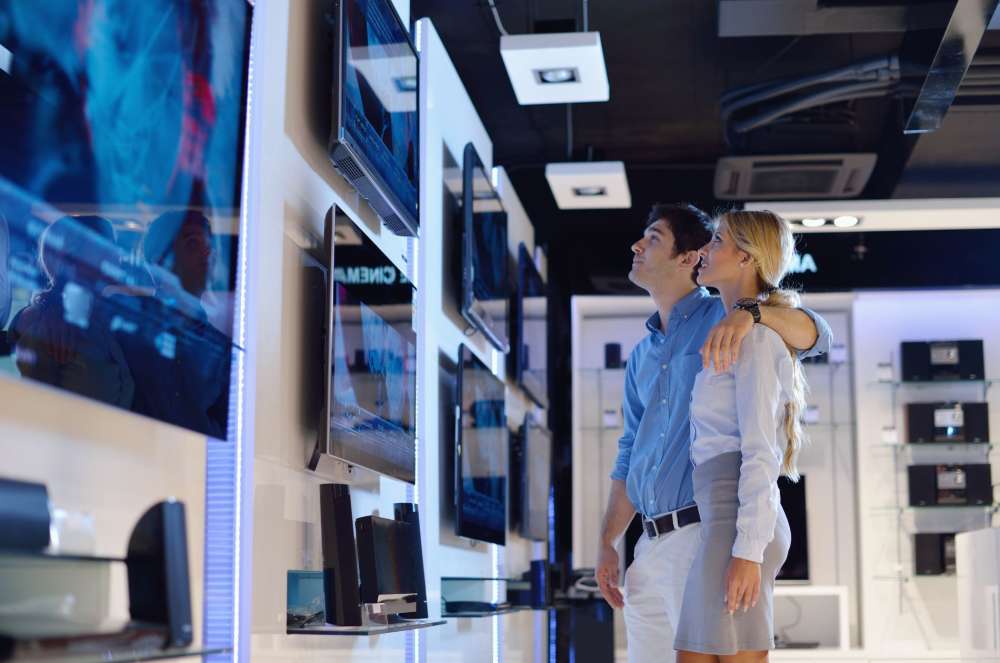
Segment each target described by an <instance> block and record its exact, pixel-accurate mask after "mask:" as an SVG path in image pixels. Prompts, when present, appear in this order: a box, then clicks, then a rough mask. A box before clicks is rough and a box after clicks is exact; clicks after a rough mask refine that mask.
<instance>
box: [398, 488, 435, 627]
mask: <svg viewBox="0 0 1000 663" xmlns="http://www.w3.org/2000/svg"><path fill="white" fill-rule="evenodd" d="M393 509H394V510H395V516H396V520H400V521H402V522H404V523H407V524H408V525H410V530H409V533H410V540H409V541H408V542H407V547H408V548H409V549H410V551H411V553H410V554H411V555H412V556H413V571H414V574H415V577H414V580H415V581H416V585H417V609H416V610H415V611H414V612H413V613H412V614H411V615H410V616H412V617H416V618H417V619H426V618H427V582H426V581H425V579H424V547H423V543H422V542H421V540H420V515H419V514H418V513H417V505H416V504H410V503H409V502H397V503H396V504H394V505H393Z"/></svg>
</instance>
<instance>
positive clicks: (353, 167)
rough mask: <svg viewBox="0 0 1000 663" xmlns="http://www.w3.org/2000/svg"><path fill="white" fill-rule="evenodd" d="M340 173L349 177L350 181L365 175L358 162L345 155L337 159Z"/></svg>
mask: <svg viewBox="0 0 1000 663" xmlns="http://www.w3.org/2000/svg"><path fill="white" fill-rule="evenodd" d="M333 165H334V166H336V168H337V170H339V171H340V174H341V175H343V176H344V177H346V178H347V181H349V182H356V181H357V180H360V179H361V178H363V177H364V173H362V172H361V169H360V168H358V164H356V163H354V159H352V158H351V157H344V158H343V159H337V160H336V161H335V162H334V163H333Z"/></svg>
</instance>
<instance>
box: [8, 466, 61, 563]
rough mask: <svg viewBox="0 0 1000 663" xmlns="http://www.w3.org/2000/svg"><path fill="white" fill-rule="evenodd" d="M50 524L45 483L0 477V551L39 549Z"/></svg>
mask: <svg viewBox="0 0 1000 663" xmlns="http://www.w3.org/2000/svg"><path fill="white" fill-rule="evenodd" d="M50 526H51V517H50V513H49V491H48V489H47V488H46V487H45V484H41V483H33V482H30V481H17V480H14V479H2V478H0V550H25V551H34V552H41V551H42V550H45V548H47V547H48V545H49V529H50Z"/></svg>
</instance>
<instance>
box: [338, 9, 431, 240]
mask: <svg viewBox="0 0 1000 663" xmlns="http://www.w3.org/2000/svg"><path fill="white" fill-rule="evenodd" d="M331 12H332V16H331V18H332V19H333V20H332V23H333V26H334V33H335V34H334V53H333V55H334V80H333V90H332V91H331V92H332V94H331V96H332V104H331V106H332V110H333V117H332V122H331V129H330V145H329V152H330V160H331V161H332V162H333V165H334V166H335V167H336V168H337V170H338V171H340V173H341V174H342V175H343V176H344V178H345V179H347V181H348V182H350V183H351V184H352V185H353V186H354V187H355V188H356V189H357V190H358V193H360V194H361V195H362V196H363V197H364V198H366V199H367V200H368V202H369V203H370V204H371V206H372V209H374V210H375V212H376V213H377V214H378V215H379V216H380V217H381V218H382V221H383V222H384V223H385V226H386V227H387V228H388V229H389V230H391V231H392V232H394V233H396V234H397V235H408V236H414V237H415V236H416V235H417V234H418V228H419V213H418V198H419V179H418V172H419V155H420V150H419V140H420V123H419V117H418V115H419V113H418V107H419V104H418V95H417V87H418V72H417V70H418V67H417V51H416V49H415V48H414V46H413V43H412V42H411V41H410V35H409V33H408V32H407V30H406V26H405V25H404V24H403V22H402V21H401V20H400V18H399V15H398V14H397V13H396V10H395V8H394V6H393V3H392V2H391V1H390V0H335V2H333V6H332V10H331Z"/></svg>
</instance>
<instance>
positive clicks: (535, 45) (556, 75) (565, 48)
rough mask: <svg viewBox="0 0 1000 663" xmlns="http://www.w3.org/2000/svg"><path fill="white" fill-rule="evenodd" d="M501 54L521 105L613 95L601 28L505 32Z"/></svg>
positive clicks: (573, 101) (580, 101) (501, 41)
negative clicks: (584, 30) (579, 30)
mask: <svg viewBox="0 0 1000 663" xmlns="http://www.w3.org/2000/svg"><path fill="white" fill-rule="evenodd" d="M500 55H501V57H503V63H504V66H506V67H507V75H508V76H510V83H511V85H512V86H513V87H514V94H515V95H516V96H517V101H518V103H520V104H521V105H530V104H578V103H583V102H588V101H607V100H608V99H610V98H611V91H610V88H609V86H608V71H607V68H606V67H605V66H604V49H603V48H602V47H601V33H599V32H562V33H555V34H533V35H505V36H503V37H500Z"/></svg>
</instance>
